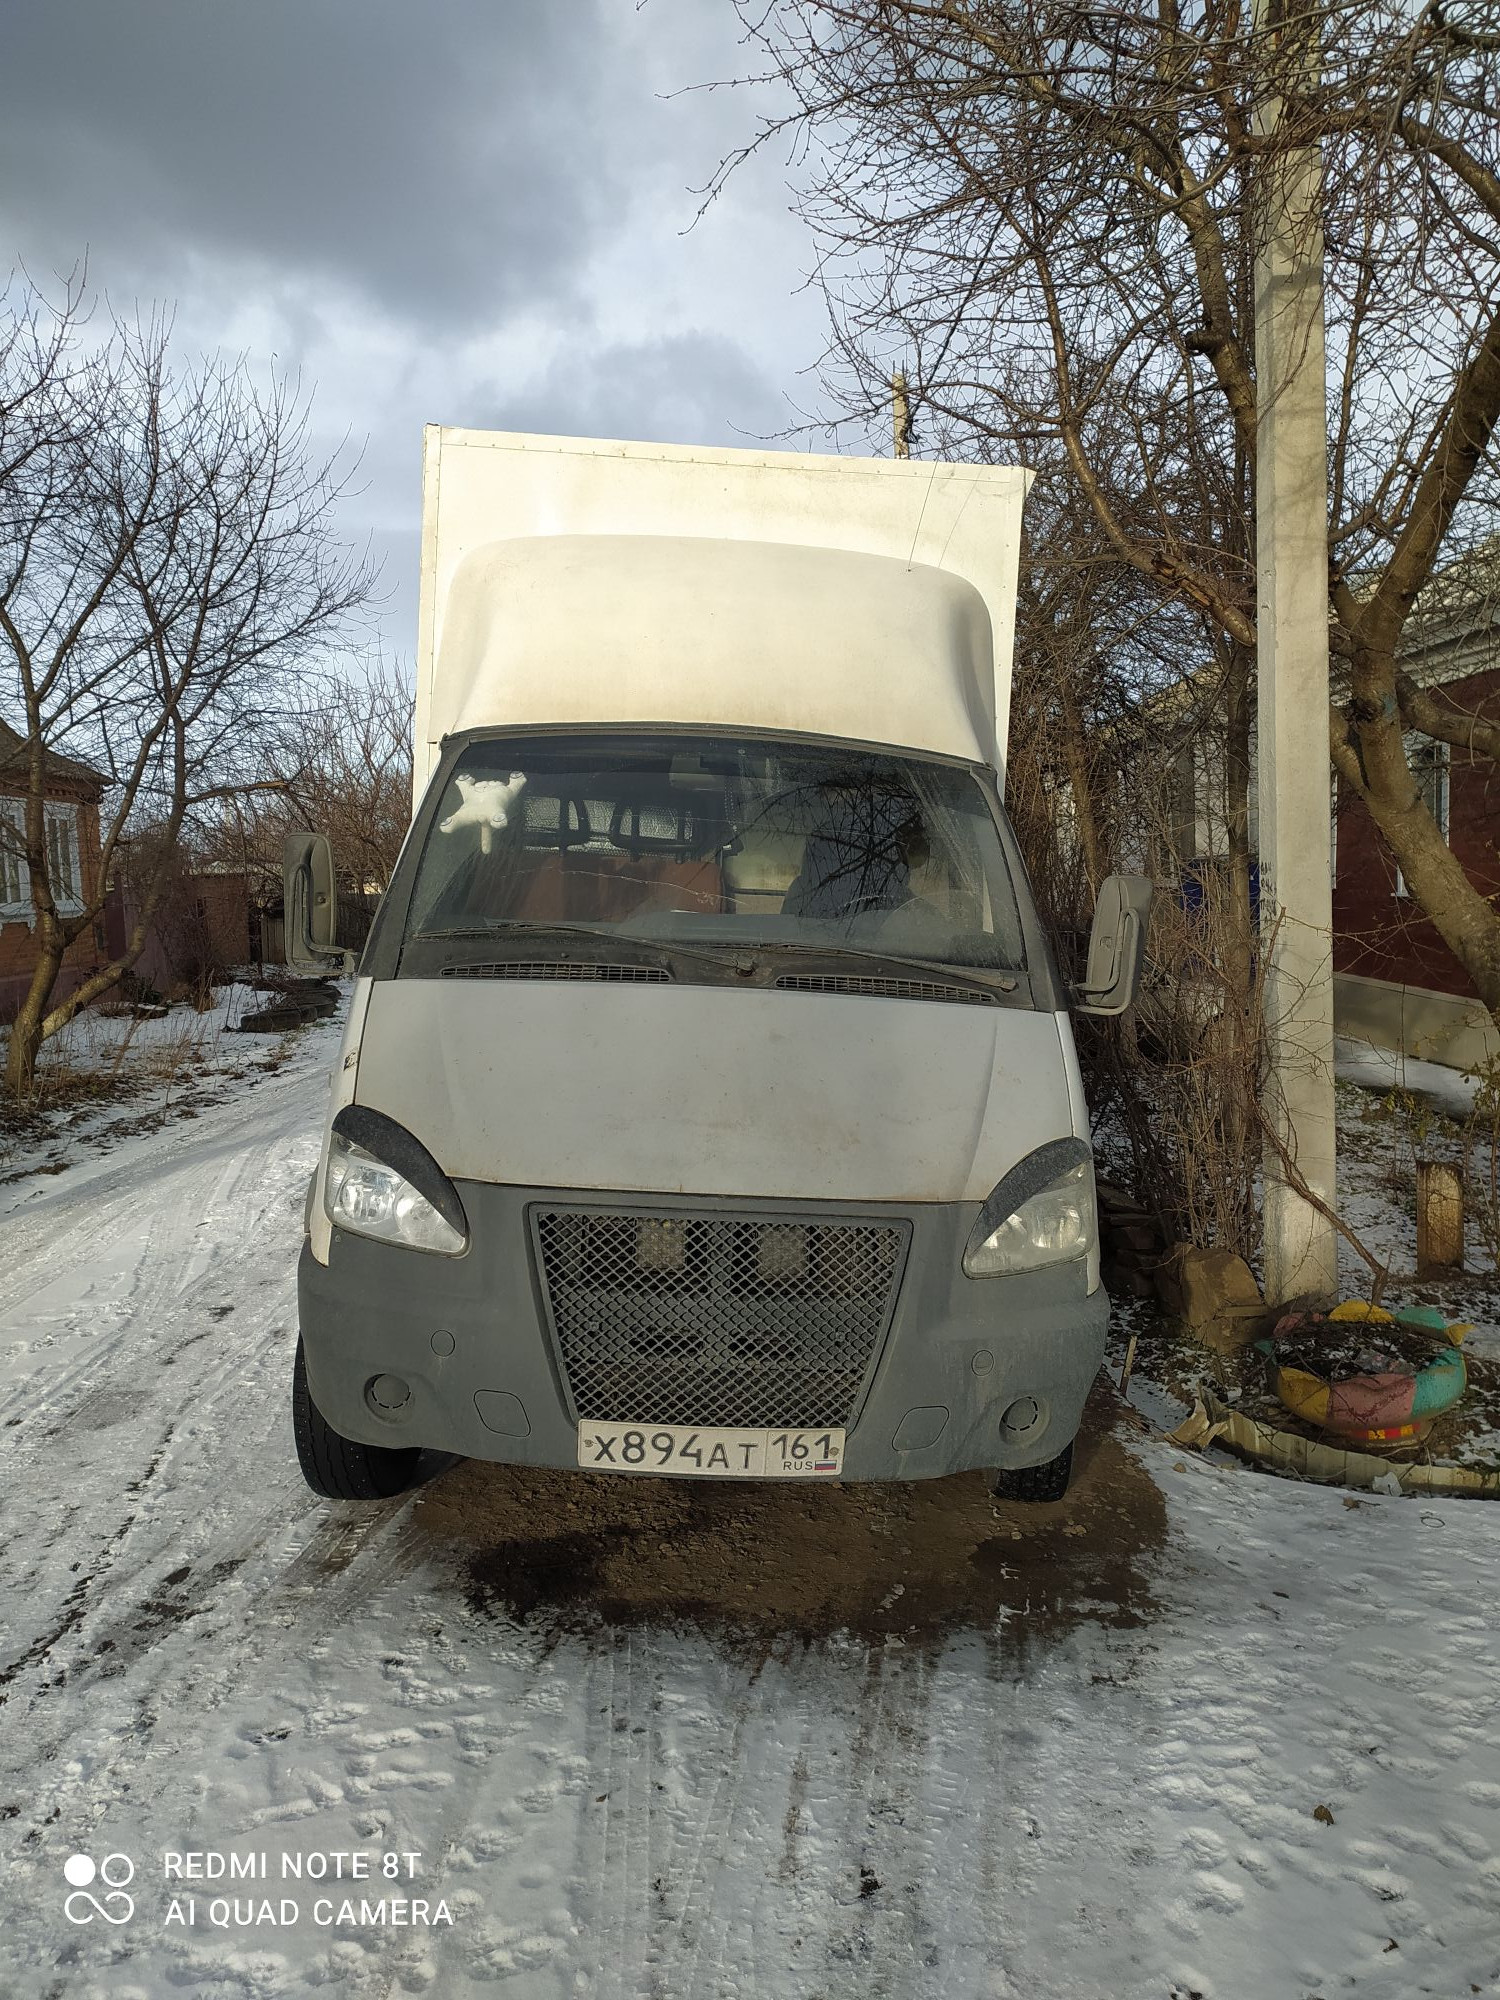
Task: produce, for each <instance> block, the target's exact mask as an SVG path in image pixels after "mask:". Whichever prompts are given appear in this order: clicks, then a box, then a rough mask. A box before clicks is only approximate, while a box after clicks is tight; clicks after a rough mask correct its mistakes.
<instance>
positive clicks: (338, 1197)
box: [323, 1114, 469, 1257]
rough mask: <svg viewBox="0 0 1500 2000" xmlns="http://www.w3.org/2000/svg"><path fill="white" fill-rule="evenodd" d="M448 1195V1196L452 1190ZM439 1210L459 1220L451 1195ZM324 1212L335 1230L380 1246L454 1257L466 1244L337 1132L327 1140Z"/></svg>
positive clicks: (395, 1176) (450, 1223)
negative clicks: (453, 1212)
mask: <svg viewBox="0 0 1500 2000" xmlns="http://www.w3.org/2000/svg"><path fill="white" fill-rule="evenodd" d="M340 1115H341V1116H342V1114H340ZM407 1137H408V1141H409V1143H410V1144H412V1145H415V1143H416V1142H415V1141H413V1140H410V1136H409V1135H407ZM449 1192H450V1194H452V1191H451V1189H450V1190H449ZM444 1205H445V1206H446V1207H450V1208H452V1209H455V1210H456V1211H457V1216H458V1217H461V1216H462V1213H463V1211H462V1209H461V1208H459V1206H458V1202H457V1196H456V1195H452V1199H451V1200H450V1201H447V1202H445V1204H444ZM323 1208H324V1211H325V1213H326V1214H327V1216H328V1219H329V1221H330V1222H332V1223H333V1224H334V1225H335V1226H336V1227H337V1228H339V1229H349V1230H352V1231H353V1232H354V1234H355V1235H356V1236H373V1237H374V1238H375V1239H376V1240H377V1241H378V1242H381V1243H400V1244H403V1245H404V1246H405V1247H406V1248H407V1249H408V1250H435V1251H438V1252H439V1253H440V1254H442V1255H443V1256H447V1257H456V1256H457V1255H458V1254H459V1252H460V1251H462V1250H466V1249H467V1248H468V1245H469V1239H468V1235H467V1233H466V1231H465V1230H463V1229H461V1228H459V1227H458V1226H457V1221H456V1219H450V1217H449V1216H446V1215H443V1214H441V1213H440V1212H439V1210H438V1209H437V1208H436V1207H435V1206H434V1205H433V1203H432V1202H430V1201H429V1200H428V1199H427V1196H426V1195H425V1194H423V1193H422V1192H421V1190H420V1189H418V1188H415V1187H413V1186H412V1184H411V1182H410V1181H409V1180H407V1179H406V1177H405V1176H404V1175H402V1174H399V1173H397V1171H396V1169H395V1168H394V1167H392V1166H388V1165H387V1164H386V1162H385V1161H384V1160H381V1159H377V1157H376V1156H375V1154H374V1153H372V1152H369V1151H367V1150H366V1148H365V1147H363V1146H360V1145H356V1144H355V1143H354V1141H353V1140H352V1139H350V1138H349V1136H348V1134H347V1133H344V1132H340V1131H339V1130H338V1129H337V1128H335V1130H334V1131H333V1133H332V1134H331V1136H330V1138H329V1141H328V1167H327V1171H326V1173H325V1174H324V1176H323Z"/></svg>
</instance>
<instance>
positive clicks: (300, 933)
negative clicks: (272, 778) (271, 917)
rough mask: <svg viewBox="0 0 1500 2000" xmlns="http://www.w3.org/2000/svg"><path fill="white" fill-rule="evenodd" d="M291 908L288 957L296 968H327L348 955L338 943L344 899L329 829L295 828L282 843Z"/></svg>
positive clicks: (283, 870)
mask: <svg viewBox="0 0 1500 2000" xmlns="http://www.w3.org/2000/svg"><path fill="white" fill-rule="evenodd" d="M281 881H282V891H283V895H284V899H285V900H284V905H283V907H284V909H285V913H286V924H285V930H286V962H287V964H288V965H289V966H291V968H292V970H293V971H294V972H326V971H327V969H328V967H327V964H326V961H327V960H328V959H330V958H342V957H343V955H344V954H343V951H342V949H341V948H340V946H339V944H338V942H337V932H338V914H339V899H338V888H337V884H336V883H335V881H334V875H333V849H332V848H331V847H330V846H329V844H328V836H327V835H326V834H323V833H289V834H288V835H287V836H286V838H285V840H283V841H282V843H281Z"/></svg>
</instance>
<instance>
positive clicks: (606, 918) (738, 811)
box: [407, 732, 1025, 969]
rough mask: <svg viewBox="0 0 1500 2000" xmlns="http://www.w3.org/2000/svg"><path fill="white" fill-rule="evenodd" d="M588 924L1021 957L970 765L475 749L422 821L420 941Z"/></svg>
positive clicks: (703, 741) (660, 742)
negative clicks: (424, 825) (427, 821)
mask: <svg viewBox="0 0 1500 2000" xmlns="http://www.w3.org/2000/svg"><path fill="white" fill-rule="evenodd" d="M558 926H586V927H588V928H591V929H598V930H599V931H600V932H602V933H603V934H604V935H605V936H608V937H612V938H617V939H624V938H636V939H640V940H642V941H648V942H653V943H657V944H667V945H672V944H675V945H679V946H684V947H687V946H691V947H693V948H695V949H696V948H702V947H708V948H712V949H715V950H723V951H725V952H729V953H732V952H734V951H736V950H743V949H745V948H747V947H753V948H774V947H782V948H786V949H788V950H796V949H799V948H800V949H811V948H817V949H822V950H830V951H841V952H848V951H855V952H866V953H870V954H879V953H882V952H885V953H892V954H896V953H899V954H904V955H906V956H909V957H915V958H920V959H924V960H930V961H933V962H936V963H942V964H950V965H955V966H973V967H979V968H997V969H999V968H1005V969H1018V968H1020V967H1022V966H1023V965H1024V963H1025V957H1024V952H1023V949H1022V941H1021V924H1020V918H1019V914H1018V911H1017V906H1016V895H1015V890H1014V888H1013V886H1012V883H1011V878H1010V871H1009V869H1008V868H1007V866H1006V862H1005V854H1004V849H1003V847H1002V845H1001V841H1000V836H999V832H998V830H997V828H996V825H995V819H994V815H993V810H992V807H991V805H990V802H989V798H988V797H987V795H986V793H985V791H984V789H983V787H982V786H981V784H980V781H979V779H978V778H977V777H976V776H975V775H974V774H973V773H972V772H971V771H969V770H966V769H964V768H962V767H955V766H952V765H945V764H937V763H932V762H930V761H928V760H926V759H922V758H916V757H903V756H900V755H897V754H894V753H890V752H884V751H875V750H857V749H849V748H845V747H843V746H840V745H831V744H807V743H796V742H786V743H778V742H768V741H766V740H765V739H763V738H750V737H741V738H737V737H733V736H724V735H712V736H708V735H703V736H690V735H677V734H673V735H671V736H665V735H664V736H636V735H624V734H621V733H619V732H614V733H609V734H588V735H582V734H571V733H570V734H567V735H549V736H517V737H512V738H510V739H508V740H506V739H501V740H489V741H485V742H482V743H474V744H471V745H470V746H469V747H468V748H467V749H466V750H465V751H464V752H463V755H462V756H461V758H460V759H459V762H458V764H457V766H456V767H455V769H454V771H453V773H452V775H451V777H450V779H449V781H448V784H447V787H446V789H445V791H444V794H443V797H442V799H441V801H440V803H439V806H438V810H437V813H436V816H435V817H434V819H433V820H432V821H431V824H430V828H429V831H428V835H427V840H426V844H425V847H424V850H423V853H422V856H421V860H420V863H419V865H418V870H417V876H416V880H415V883H414V886H413V891H412V897H411V902H410V905H409V914H408V921H407V935H408V937H415V938H428V939H433V938H439V937H445V936H446V937H455V936H472V935H474V934H476V933H477V934H481V935H485V936H491V935H493V936H494V937H496V938H499V937H501V936H505V935H514V936H521V937H522V938H523V939H524V932H525V929H527V928H536V929H539V930H540V929H546V928H548V927H552V928H556V927H558Z"/></svg>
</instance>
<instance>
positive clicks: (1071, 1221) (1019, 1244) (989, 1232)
mask: <svg viewBox="0 0 1500 2000" xmlns="http://www.w3.org/2000/svg"><path fill="white" fill-rule="evenodd" d="M1053 1150H1054V1149H1053V1148H1052V1147H1042V1148H1041V1149H1040V1150H1039V1152H1038V1153H1035V1154H1033V1155H1032V1156H1031V1159H1030V1160H1024V1161H1022V1163H1021V1166H1020V1167H1018V1168H1017V1169H1016V1170H1015V1171H1014V1173H1011V1174H1007V1175H1006V1177H1005V1179H1004V1180H1003V1181H1002V1182H1001V1183H1000V1185H999V1187H997V1188H996V1190H995V1192H994V1193H993V1194H992V1195H991V1196H990V1198H989V1200H988V1201H987V1202H986V1203H985V1205H984V1207H983V1208H982V1209H981V1210H980V1213H979V1220H978V1221H977V1222H976V1223H975V1225H974V1230H973V1233H972V1234H971V1236H970V1237H969V1242H968V1247H967V1248H966V1249H965V1251H964V1271H965V1273H966V1274H967V1276H969V1277H971V1278H999V1277H1005V1276H1008V1275H1009V1274H1011V1273H1013V1272H1016V1271H1036V1270H1040V1269H1042V1267H1043V1266H1045V1265H1047V1264H1065V1263H1068V1262H1070V1261H1071V1260H1072V1259H1073V1258H1075V1257H1091V1256H1092V1253H1093V1252H1094V1250H1095V1247H1096V1245H1097V1243H1098V1239H1099V1224H1098V1218H1097V1210H1096V1207H1095V1202H1094V1163H1093V1161H1092V1160H1091V1159H1089V1158H1084V1159H1078V1158H1077V1153H1078V1152H1079V1151H1084V1150H1086V1149H1084V1147H1083V1142H1082V1141H1081V1140H1064V1141H1060V1142H1059V1144H1058V1148H1057V1150H1058V1152H1060V1153H1065V1154H1066V1156H1067V1158H1068V1159H1070V1160H1071V1164H1068V1163H1065V1159H1064V1158H1057V1159H1049V1158H1048V1157H1047V1156H1048V1155H1050V1154H1052V1153H1053ZM1054 1167H1061V1168H1062V1171H1061V1172H1055V1171H1054V1172H1051V1173H1050V1175H1049V1174H1048V1169H1049V1168H1054ZM1027 1169H1030V1172H1028V1171H1027ZM1039 1175H1040V1176H1042V1177H1044V1185H1042V1186H1040V1187H1038V1186H1037V1185H1036V1183H1037V1179H1038V1177H1039Z"/></svg>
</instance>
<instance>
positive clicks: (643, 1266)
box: [532, 1208, 911, 1428]
mask: <svg viewBox="0 0 1500 2000" xmlns="http://www.w3.org/2000/svg"><path fill="white" fill-rule="evenodd" d="M532 1226H533V1230H534V1239H535V1243H536V1251H537V1260H538V1266H539V1269H540V1272H541V1276H542V1290H543V1295H544V1297H545V1300H546V1306H547V1313H548V1317H549V1320H550V1323H551V1331H552V1337H553V1340H554V1341H555V1343H556V1347H557V1355H558V1360H559V1362H560V1364H561V1367H562V1372H563V1378H564V1381H565V1383H566V1386H567V1391H568V1394H569V1396H570V1398H571V1400H572V1403H573V1407H574V1413H575V1415H577V1416H578V1417H580V1418H589V1419H591V1420H592V1421H594V1422H597V1423H640V1424H650V1423H656V1424H729V1425H740V1426H744V1427H747V1428H766V1427H772V1428H775V1427H779V1426H782V1425H786V1426H802V1427H808V1428H811V1427H813V1426H821V1425H835V1426H837V1425H847V1424H848V1423H849V1422H851V1420H852V1418H853V1414H854V1411H855V1407H856V1404H857V1402H858V1399H859V1395H860V1391H861V1389H862V1387H863V1384H864V1381H865V1378H866V1376H867V1374H868V1373H869V1370H870V1367H871V1364H872V1363H873V1361H874V1359H875V1356H876V1354H877V1353H878V1351H879V1347H880V1342H881V1339H882V1337H883V1335H884V1333H885V1329H886V1326H887V1325H888V1323H889V1320H890V1315H891V1311H892V1308H893V1306H894V1304H895V1297H896V1288H897V1285H898V1283H899V1281H900V1276H901V1267H902V1264H903V1262H904V1259H905V1254H906V1246H907V1243H908V1241H909V1240H910V1236H911V1226H910V1224H909V1223H879V1224H876V1223H868V1222H837V1221H821V1220H817V1221H815V1220H809V1219H805V1218H790V1217H787V1218H782V1217H777V1218H776V1219H774V1220H771V1219H766V1218H761V1217H752V1216H723V1215H704V1214H697V1213H683V1212H680V1211H679V1212H669V1211H662V1210H660V1209H657V1210H651V1211H645V1212H641V1211H638V1212H634V1213H621V1212H619V1211H602V1210H598V1209H560V1208H548V1209H538V1210H534V1211H533V1215H532Z"/></svg>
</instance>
